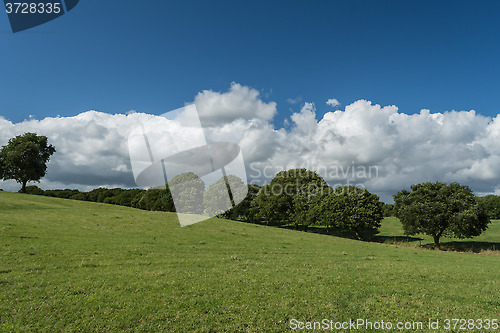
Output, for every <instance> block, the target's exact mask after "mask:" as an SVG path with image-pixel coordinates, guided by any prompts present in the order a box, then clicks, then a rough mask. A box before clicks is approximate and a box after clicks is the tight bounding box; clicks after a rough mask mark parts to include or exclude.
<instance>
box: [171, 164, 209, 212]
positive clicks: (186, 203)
mask: <svg viewBox="0 0 500 333" xmlns="http://www.w3.org/2000/svg"><path fill="white" fill-rule="evenodd" d="M167 186H168V187H169V189H170V193H171V194H172V198H173V200H174V203H175V210H176V212H177V213H185V214H202V213H203V192H205V183H204V182H203V180H201V178H200V177H199V176H198V175H196V174H194V173H193V172H185V173H181V174H180V175H177V176H175V177H173V178H172V179H171V180H170V181H169V182H168V185H167Z"/></svg>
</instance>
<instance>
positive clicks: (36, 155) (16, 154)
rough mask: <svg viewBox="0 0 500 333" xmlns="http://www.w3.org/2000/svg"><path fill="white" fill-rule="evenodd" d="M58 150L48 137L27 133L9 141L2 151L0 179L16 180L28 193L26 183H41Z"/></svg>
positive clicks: (22, 189)
mask: <svg viewBox="0 0 500 333" xmlns="http://www.w3.org/2000/svg"><path fill="white" fill-rule="evenodd" d="M55 151H56V149H55V148H54V146H52V145H50V144H48V140H47V137H46V136H39V135H37V134H35V133H25V134H23V135H18V136H16V137H15V138H12V139H10V140H9V143H8V144H7V145H5V146H3V147H2V149H1V150H0V178H2V179H4V180H8V179H14V180H15V181H17V182H18V183H20V184H21V185H22V187H21V192H22V193H26V183H28V182H30V181H36V182H38V181H40V179H41V178H42V177H43V176H45V174H46V173H47V162H48V161H49V159H50V156H51V155H52V154H54V153H55Z"/></svg>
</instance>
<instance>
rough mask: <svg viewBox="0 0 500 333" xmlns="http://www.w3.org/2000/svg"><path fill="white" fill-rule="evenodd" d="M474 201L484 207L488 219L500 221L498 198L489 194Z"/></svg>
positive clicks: (499, 201) (499, 200)
mask: <svg viewBox="0 0 500 333" xmlns="http://www.w3.org/2000/svg"><path fill="white" fill-rule="evenodd" d="M476 200H477V202H479V203H481V205H482V206H483V207H484V209H485V211H486V213H487V214H488V216H489V217H490V219H494V220H499V219H500V196H497V195H492V194H490V195H487V196H484V197H476Z"/></svg>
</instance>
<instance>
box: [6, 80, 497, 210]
mask: <svg viewBox="0 0 500 333" xmlns="http://www.w3.org/2000/svg"><path fill="white" fill-rule="evenodd" d="M194 102H195V105H196V107H197V109H198V111H199V114H200V118H201V121H202V124H203V125H205V126H206V127H205V130H204V134H205V135H206V140H207V142H211V141H212V142H214V141H230V142H235V143H238V144H239V146H240V147H241V151H242V154H243V157H244V160H245V164H246V167H247V175H248V180H249V181H250V182H256V183H260V184H262V183H265V182H268V181H270V179H272V177H273V176H274V174H275V173H276V172H278V171H280V170H282V169H288V168H293V167H306V168H309V169H314V170H317V171H318V172H319V173H320V174H321V175H322V176H323V177H324V178H325V179H326V180H327V181H328V182H329V183H330V184H331V185H342V184H346V183H347V182H349V184H355V185H362V186H365V187H367V188H368V189H369V190H371V191H373V192H375V193H377V194H379V195H380V196H381V197H382V199H384V200H385V201H390V198H391V195H392V194H394V193H395V192H397V191H399V190H400V189H402V188H408V187H409V186H410V185H411V184H414V183H418V182H423V181H438V180H439V181H446V182H453V181H458V182H460V183H462V184H466V185H469V186H471V187H472V188H473V190H475V191H476V193H481V194H486V193H500V186H499V184H500V116H497V117H495V118H489V117H484V116H481V115H478V114H477V113H476V112H475V111H473V110H472V111H449V112H444V113H432V112H430V111H429V110H422V111H421V112H420V113H416V114H405V113H403V112H401V111H400V110H399V109H398V108H397V107H396V106H393V105H389V106H380V105H378V104H373V103H372V102H370V101H366V100H359V101H356V102H354V103H351V104H350V105H347V106H345V108H344V109H343V110H336V111H333V112H327V113H326V114H324V116H323V117H321V119H317V115H316V106H315V105H314V103H304V105H303V107H302V109H301V110H300V111H299V112H296V113H293V114H292V115H291V116H290V118H289V122H290V125H291V126H287V128H286V129H285V128H274V126H273V125H272V123H271V120H272V119H273V116H274V115H275V113H276V103H274V102H264V101H263V100H262V99H261V98H260V97H259V93H258V91H256V90H255V89H252V88H249V87H245V86H242V85H239V84H236V83H234V84H232V85H231V87H230V89H229V91H227V92H222V93H219V92H213V91H203V92H201V93H199V94H198V95H197V96H196V97H195V99H194ZM168 121H169V120H168V119H166V118H164V117H159V116H154V115H148V114H144V113H127V114H126V115H120V114H118V115H111V114H106V113H100V112H96V111H88V112H84V113H81V114H79V115H77V116H75V117H56V118H45V119H42V120H35V119H29V120H26V121H24V122H22V123H17V124H13V123H11V122H9V121H8V120H6V119H3V118H1V117H0V145H4V144H6V143H7V141H8V139H9V138H11V137H13V136H15V135H18V134H22V133H24V132H28V131H31V132H36V133H38V134H41V135H46V136H48V137H49V141H50V142H51V143H52V144H54V146H55V147H56V149H57V152H56V153H55V154H54V156H53V157H52V158H51V161H50V162H49V167H48V173H47V176H46V177H45V178H44V179H43V181H42V184H41V186H42V187H43V188H62V187H76V188H81V189H84V190H88V189H90V188H93V187H98V186H108V187H109V186H120V187H135V186H136V184H135V182H134V177H133V173H132V170H131V164H130V158H129V152H128V146H127V139H128V135H129V134H130V133H131V131H132V130H133V129H134V128H136V127H137V124H139V123H147V124H150V125H151V126H156V127H157V128H158V131H165V129H168V130H169V131H170V132H172V133H176V132H175V128H173V127H172V126H171V123H169V122H168ZM169 126H170V127H169ZM178 135H183V136H184V137H185V138H186V140H189V138H190V137H192V135H190V134H189V133H178ZM156 144H159V145H161V144H162V143H161V142H160V141H158V142H157V143H156ZM0 186H1V187H3V188H4V189H11V190H17V188H18V186H17V185H16V184H15V183H13V182H4V183H1V185H0Z"/></svg>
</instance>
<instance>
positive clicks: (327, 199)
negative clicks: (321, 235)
mask: <svg viewBox="0 0 500 333" xmlns="http://www.w3.org/2000/svg"><path fill="white" fill-rule="evenodd" d="M307 217H308V219H309V220H310V223H311V224H319V225H324V226H326V227H327V228H332V227H333V228H338V229H340V230H349V231H351V232H353V233H354V234H355V235H356V237H357V238H358V239H363V238H364V235H365V234H366V233H367V232H372V231H374V230H376V229H377V228H379V227H380V222H381V221H382V219H383V215H382V208H381V204H380V201H379V197H378V196H377V195H375V194H373V193H370V192H369V191H368V190H366V189H361V188H358V187H355V186H342V187H338V188H336V189H335V190H332V191H330V192H329V193H326V194H323V195H320V196H317V197H315V198H314V199H313V200H312V203H311V209H310V211H309V214H308V215H307Z"/></svg>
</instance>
